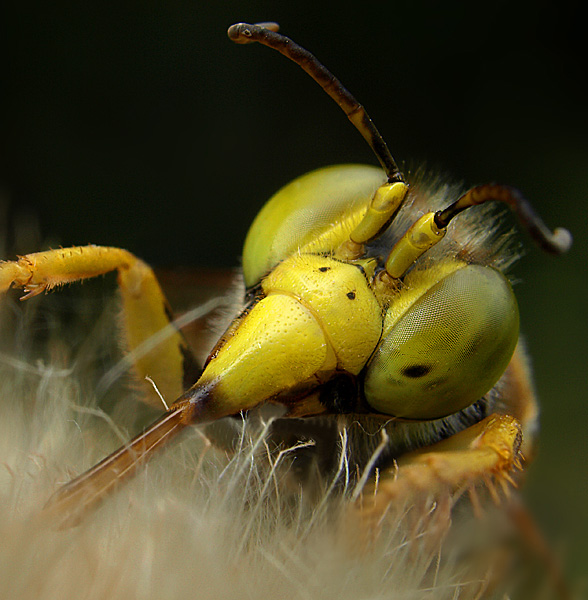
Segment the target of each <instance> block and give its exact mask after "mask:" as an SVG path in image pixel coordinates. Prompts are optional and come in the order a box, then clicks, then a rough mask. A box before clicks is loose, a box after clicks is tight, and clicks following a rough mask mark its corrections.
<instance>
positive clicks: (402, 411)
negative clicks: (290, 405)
mask: <svg viewBox="0 0 588 600" xmlns="http://www.w3.org/2000/svg"><path fill="white" fill-rule="evenodd" d="M518 333H519V313H518V307H517V303H516V299H515V297H514V294H513V292H512V289H511V286H510V284H509V282H508V281H507V280H506V278H505V277H504V276H503V275H502V274H501V273H499V272H498V271H496V270H494V269H492V268H489V267H482V266H479V265H466V266H464V267H463V268H460V269H457V270H455V271H453V272H451V273H450V274H449V275H447V276H445V277H443V278H442V279H441V280H440V281H438V282H436V283H434V284H433V285H431V286H430V287H429V288H428V289H426V290H424V292H423V293H422V294H420V295H418V296H417V299H416V300H415V301H414V302H413V303H412V304H410V305H409V306H408V307H407V309H406V310H405V311H404V312H403V313H402V314H400V315H399V316H398V317H397V319H396V322H395V323H393V324H392V325H391V326H389V325H388V326H387V327H386V333H385V335H384V338H383V340H382V342H381V343H380V345H379V347H378V348H377V350H376V352H375V353H374V355H373V356H372V358H371V359H370V362H369V363H368V367H367V371H366V376H365V383H364V391H365V397H366V400H367V402H368V404H369V405H370V406H371V407H372V408H373V409H374V410H376V411H378V412H381V413H384V414H389V415H394V416H398V417H405V418H414V419H433V418H438V417H443V416H446V415H448V414H451V413H454V412H457V411H458V410H461V409H463V408H465V407H467V406H469V405H470V404H472V403H473V402H475V401H476V400H478V399H479V398H481V397H482V396H483V395H484V394H485V393H487V392H488V391H489V390H490V389H491V388H492V387H493V386H494V384H495V383H496V382H497V381H498V379H499V378H500V376H501V375H502V373H503V372H504V370H505V369H506V367H507V365H508V363H509V361H510V358H511V356H512V353H513V352H514V348H515V346H516V343H517V339H518Z"/></svg>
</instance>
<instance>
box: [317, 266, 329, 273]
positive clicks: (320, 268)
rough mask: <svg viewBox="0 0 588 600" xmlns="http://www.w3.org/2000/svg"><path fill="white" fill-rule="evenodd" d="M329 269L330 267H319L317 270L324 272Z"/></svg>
mask: <svg viewBox="0 0 588 600" xmlns="http://www.w3.org/2000/svg"><path fill="white" fill-rule="evenodd" d="M330 270H331V267H319V271H320V272H321V273H325V272H326V271H330Z"/></svg>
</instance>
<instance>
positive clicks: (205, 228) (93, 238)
mask: <svg viewBox="0 0 588 600" xmlns="http://www.w3.org/2000/svg"><path fill="white" fill-rule="evenodd" d="M270 7H271V8H270ZM578 10H579V9H578ZM578 10H577V9H576V8H575V5H573V4H571V3H570V4H568V3H566V2H557V3H556V2H552V3H541V2H536V3H533V4H532V5H531V4H530V3H523V2H519V3H513V2H506V1H500V0H495V1H494V2H492V3H485V4H484V5H478V4H477V3H470V2H452V1H446V2H432V1H431V2H426V1H414V2H373V3H372V2H362V3H361V4H360V5H355V6H354V7H353V10H352V9H348V8H345V7H344V6H343V5H342V4H340V3H336V4H335V3H330V2H323V3H320V2H307V1H305V0H303V1H299V2H273V3H263V2H247V1H240V2H233V1H226V2H222V3H204V2H200V3H199V2H188V1H186V0H170V1H168V2H153V1H142V2H138V1H137V2H134V1H132V0H122V1H119V2H117V3H114V2H84V3H67V4H66V3H61V2H47V3H41V2H37V3H35V2H29V3H23V2H7V3H3V6H2V8H1V9H0V23H1V24H0V28H1V32H2V33H1V36H0V44H2V46H3V47H0V65H1V66H2V69H1V72H2V79H1V83H0V219H1V220H3V221H5V222H4V223H3V224H2V225H3V227H4V228H5V229H6V231H7V232H8V234H7V237H6V238H5V239H4V240H2V242H3V243H2V247H4V248H6V247H7V248H9V249H11V251H18V252H21V253H23V252H30V251H34V250H37V249H39V248H38V245H37V244H42V245H43V246H44V247H47V246H49V245H52V246H57V245H59V244H61V245H64V246H68V245H72V244H86V243H97V244H108V245H116V246H122V247H125V248H127V249H129V250H131V251H133V252H135V253H136V254H138V255H139V256H141V257H143V258H144V259H146V260H147V261H149V262H151V263H152V264H154V265H156V266H158V267H170V266H175V265H181V266H185V267H193V266H200V267H212V268H227V267H234V266H236V265H238V256H239V254H240V250H241V244H242V241H243V238H244V236H245V233H246V230H247V227H248V224H249V223H250V222H251V220H252V218H253V217H254V215H255V214H256V212H257V211H258V210H259V208H260V207H261V205H262V203H263V202H264V200H265V199H267V198H268V197H269V196H270V195H271V194H272V193H273V192H274V191H275V190H276V189H278V188H279V187H280V186H281V185H283V184H285V183H286V182H288V181H289V180H291V179H293V178H294V177H295V176H297V175H300V174H302V173H304V172H305V171H307V170H310V169H313V168H316V167H320V166H323V165H328V164H332V163H339V162H369V163H374V164H375V159H374V158H373V157H372V155H371V152H370V150H369V149H368V148H367V146H366V145H365V143H364V142H363V140H362V139H361V138H360V136H359V135H358V134H357V132H356V131H354V129H353V128H352V127H351V126H350V125H349V124H348V123H347V121H346V119H345V117H344V115H343V114H342V113H340V111H339V110H338V109H337V108H336V107H335V105H334V104H333V103H332V101H331V100H330V99H329V98H327V97H326V95H324V94H323V93H322V92H321V91H320V90H319V89H318V87H317V86H316V84H314V83H313V82H312V81H311V80H310V79H309V78H308V77H307V76H306V75H305V74H303V73H302V72H301V71H300V70H299V69H298V68H297V67H295V66H294V65H293V64H291V63H290V62H288V61H287V60H285V59H284V58H283V57H281V56H279V55H278V54H277V53H274V52H272V51H270V50H268V49H265V48H262V47H259V46H250V47H239V46H235V45H233V44H231V43H230V42H229V41H228V39H227V37H226V34H225V31H226V28H227V27H228V26H229V25H230V24H231V23H233V22H236V21H249V22H255V21H260V20H276V21H279V22H280V23H281V25H282V31H283V32H284V33H286V34H287V35H289V36H291V37H293V38H294V39H295V40H297V41H298V42H299V43H301V44H302V45H304V46H306V47H307V48H309V49H310V50H312V51H313V52H314V53H315V54H316V55H317V56H318V57H319V59H320V60H322V61H323V62H324V63H325V64H326V65H327V66H328V68H329V69H331V70H332V71H333V72H334V73H335V74H336V75H337V76H338V77H340V78H341V80H342V81H343V83H344V84H345V85H346V86H347V87H348V88H349V89H350V90H351V91H352V92H353V93H354V94H355V95H356V96H357V97H358V99H359V100H360V101H361V102H362V103H363V104H364V105H365V106H366V107H367V109H368V110H369V112H370V115H371V116H372V118H373V120H374V121H375V122H376V124H377V126H378V128H379V129H380V131H381V132H382V134H383V135H384V137H385V138H386V139H387V140H388V144H389V145H390V147H391V150H392V153H393V154H394V156H395V157H396V159H397V160H398V161H405V160H406V161H409V164H418V163H419V162H422V161H425V162H426V163H427V164H428V165H430V167H431V168H436V169H441V170H443V171H447V172H449V173H451V174H452V175H454V176H455V177H457V178H459V179H462V180H463V181H465V182H466V183H467V184H476V183H482V182H487V181H499V182H505V183H510V184H512V185H515V186H517V187H519V188H520V189H521V190H523V191H524V193H525V194H526V195H527V196H528V197H529V198H530V199H531V200H532V201H533V202H534V204H535V206H536V207H537V209H538V210H539V211H540V213H541V214H542V215H543V217H544V219H545V220H546V222H547V223H548V224H550V225H552V226H554V225H563V226H566V227H568V228H570V229H571V231H572V232H573V234H574V236H575V246H574V248H573V250H572V252H571V253H570V254H569V255H567V256H565V257H560V258H554V257H551V256H546V255H544V254H542V253H541V252H540V251H539V250H537V249H536V248H534V247H533V246H532V244H530V243H529V244H527V248H528V254H527V256H526V257H525V258H524V260H523V261H521V263H520V265H519V266H518V267H517V269H516V272H515V276H516V278H517V280H518V281H519V282H520V283H519V284H518V285H517V287H516V290H517V294H518V296H519V299H520V304H521V313H522V326H523V330H524V332H525V334H526V338H527V342H528V346H529V349H530V353H531V355H532V357H533V364H534V370H535V374H536V381H537V388H538V392H539V395H540V398H541V401H542V410H543V418H542V427H543V434H542V443H541V453H540V458H539V460H538V462H537V464H536V465H535V467H534V468H533V470H532V475H531V477H530V481H529V485H528V488H527V494H528V497H529V503H530V505H531V506H532V508H533V511H534V513H535V514H536V515H537V517H538V519H539V521H540V522H541V523H542V526H543V528H544V529H545V531H546V533H547V536H548V538H549V540H550V542H551V543H552V544H553V546H554V547H555V548H556V549H557V551H558V552H560V551H561V552H562V553H563V556H564V559H565V562H566V564H567V570H568V571H569V573H570V575H571V577H572V578H573V579H575V580H577V579H578V578H579V577H582V576H586V575H588V570H585V567H586V565H588V552H587V546H588V544H587V542H586V540H587V539H588V517H587V510H586V507H587V506H588V467H587V464H588V442H587V441H586V435H585V430H586V426H587V424H588V403H587V394H586V391H585V390H586V383H585V380H584V377H585V376H586V374H587V371H588V369H587V367H588V365H587V354H586V346H587V342H586V340H587V339H588V331H587V327H586V316H585V307H586V300H585V298H586V293H587V292H588V286H587V270H586V260H585V257H586V250H587V247H586V246H587V237H588V236H587V235H586V231H585V230H586V226H587V225H588V219H587V218H586V216H585V206H586V198H587V196H588V147H587V141H588V116H587V115H588V111H587V106H588V104H587V102H588V94H587V93H586V83H587V82H586V79H587V69H586V62H585V53H586V44H585V33H584V31H583V30H582V29H581V23H583V20H582V19H581V18H580V14H579V12H578ZM23 223H24V224H25V226H23ZM27 223H28V224H31V223H38V227H36V226H35V227H32V226H31V227H27V226H26V224H27ZM14 231H17V232H25V233H24V234H21V235H20V237H18V236H17V238H18V239H17V238H14V236H13V234H12V233H11V232H14ZM27 231H33V232H34V231H40V232H41V233H40V235H37V236H35V235H33V234H31V235H29V236H27V235H26V232H27ZM11 236H13V237H11Z"/></svg>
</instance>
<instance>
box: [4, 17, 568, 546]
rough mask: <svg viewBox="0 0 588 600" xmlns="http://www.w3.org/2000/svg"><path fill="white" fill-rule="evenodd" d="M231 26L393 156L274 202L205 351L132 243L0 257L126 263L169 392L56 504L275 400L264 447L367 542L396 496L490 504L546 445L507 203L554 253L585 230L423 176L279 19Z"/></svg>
mask: <svg viewBox="0 0 588 600" xmlns="http://www.w3.org/2000/svg"><path fill="white" fill-rule="evenodd" d="M228 35H229V38H230V39H231V40H232V41H234V42H236V43H250V42H258V43H261V44H264V45H266V46H269V47H270V48H273V49H275V50H277V51H279V52H281V53H282V54H283V55H285V56H286V57H287V58H289V59H291V60H293V61H294V62H295V63H296V64H298V65H299V66H300V67H301V68H302V69H303V70H304V71H306V72H307V73H308V74H309V75H310V76H311V77H312V78H313V79H314V80H315V81H316V82H317V83H318V84H319V85H320V86H321V88H322V89H323V90H324V91H325V92H326V93H327V94H328V95H329V96H330V97H331V98H332V99H333V100H334V101H335V102H336V103H337V104H338V105H339V106H340V107H341V109H342V110H343V111H344V112H345V114H346V115H347V117H348V119H349V120H350V121H351V123H352V124H353V125H354V126H355V128H356V129H357V130H358V131H359V133H360V134H361V135H362V136H363V137H364V139H365V140H366V142H367V143H368V144H369V145H370V147H371V148H372V150H373V152H374V154H375V156H376V157H377V159H378V161H379V163H380V167H379V168H376V167H372V166H364V165H338V166H333V167H328V168H323V169H319V170H317V171H313V172H311V173H308V174H306V175H303V176H301V177H299V178H298V179H296V180H294V181H293V182H291V183H289V184H288V185H286V186H285V187H283V188H282V189H281V190H279V191H278V192H277V193H276V194H275V195H274V196H273V197H272V198H271V199H270V200H269V201H268V202H267V204H266V205H265V206H264V207H263V208H262V210H261V212H260V213H259V214H258V216H257V217H256V219H255V220H254V222H253V224H252V225H251V228H250V230H249V233H248V235H247V238H246V240H245V244H244V249H243V280H244V288H245V289H244V293H243V296H242V301H241V303H240V306H239V309H238V311H237V314H236V316H234V318H233V319H232V321H231V322H230V324H228V326H227V327H226V330H225V331H224V333H222V335H220V338H219V339H218V341H217V342H216V344H215V345H214V347H213V349H212V351H211V352H210V353H209V355H208V358H207V359H206V361H205V362H204V364H203V365H199V364H198V361H197V360H196V359H195V358H194V355H193V353H192V351H191V350H190V348H189V345H188V343H187V341H186V339H185V337H184V335H183V334H182V332H181V331H180V330H179V329H177V327H176V326H175V323H174V321H173V317H172V315H171V311H170V309H169V307H168V304H167V301H166V299H165V296H164V293H163V291H162V289H161V287H160V285H159V283H158V281H157V279H156V277H155V275H154V272H153V270H152V269H151V268H150V267H149V266H148V265H147V264H146V263H144V262H143V261H142V260H140V259H139V258H137V257H136V256H134V255H133V254H132V253H130V252H129V251H127V250H123V249H120V248H113V247H102V246H84V247H75V248H65V249H57V250H48V251H44V252H39V253H34V254H28V255H25V256H21V257H19V258H18V259H17V260H15V261H7V262H2V263H1V264H0V291H1V292H3V293H5V292H7V291H8V290H9V289H10V288H13V287H14V288H21V289H23V290H24V295H23V296H22V299H23V300H24V299H29V298H32V297H34V296H37V295H39V294H41V293H43V292H46V291H49V290H52V289H53V288H55V287H58V286H61V285H63V284H66V283H70V282H74V281H78V280H83V279H87V278H91V277H95V276H98V275H102V274H105V273H108V272H111V271H116V272H117V277H118V286H119V290H120V295H121V298H122V315H123V321H124V334H125V337H126V340H127V344H128V346H129V348H130V349H131V351H132V353H131V355H132V356H133V361H134V364H133V366H134V369H135V371H136V374H137V375H138V376H139V377H140V378H146V377H148V378H149V379H150V380H152V381H153V382H154V384H155V385H156V387H157V390H158V392H159V393H160V395H161V397H162V398H163V399H167V400H168V401H169V400H171V401H169V402H168V401H166V400H164V404H165V407H166V409H165V411H164V412H163V414H161V416H160V417H159V418H157V420H156V421H155V422H154V423H153V424H152V425H150V426H149V427H147V428H146V429H145V430H144V431H143V432H142V433H140V434H139V435H137V436H136V437H135V438H133V439H131V440H130V441H128V442H127V443H124V444H123V445H122V446H121V447H120V449H119V450H117V451H115V452H113V453H112V454H110V455H109V456H107V457H106V458H104V459H103V460H101V461H100V462H99V463H98V464H96V466H94V467H93V468H91V469H89V470H88V471H87V472H85V473H82V474H81V475H79V476H77V477H75V478H74V479H72V480H71V481H70V482H69V483H66V484H65V485H63V486H62V487H60V488H59V489H58V490H57V491H56V492H55V493H54V495H53V496H52V497H51V498H50V499H49V501H48V503H47V505H46V507H45V509H44V510H45V511H46V512H48V513H50V514H51V515H54V516H55V518H56V519H58V520H59V521H60V522H67V523H75V522H79V521H80V519H82V518H83V517H84V514H85V513H87V512H88V511H90V510H91V509H93V508H95V507H96V506H97V505H99V504H100V503H102V502H103V501H104V500H105V499H106V498H107V496H108V495H109V494H111V492H112V491H113V490H114V489H116V488H119V487H120V486H121V484H122V483H123V482H124V481H125V480H128V479H129V478H131V477H132V476H133V475H135V474H136V473H137V471H138V469H139V467H140V466H141V465H144V464H145V463H146V462H147V461H148V460H150V459H151V458H152V457H153V456H155V455H157V454H158V453H160V451H162V450H163V449H164V448H165V447H166V446H168V445H169V444H170V443H171V442H173V441H175V440H177V439H178V437H179V434H180V433H181V432H183V431H185V430H186V429H188V428H191V427H192V426H194V425H199V424H202V425H207V426H210V425H211V424H215V423H217V422H220V423H225V424H226V423H228V424H229V425H228V427H229V429H232V428H234V426H235V424H237V425H240V424H241V423H242V422H243V420H244V419H245V418H246V417H250V418H252V419H253V418H254V416H255V415H259V414H262V415H263V414H265V413H264V410H266V409H267V408H268V407H270V408H273V411H270V412H271V414H272V417H271V419H270V420H269V422H268V423H269V424H268V426H267V427H264V428H262V429H263V435H264V440H265V441H264V443H267V444H268V448H277V450H275V451H277V452H283V451H284V450H283V448H284V445H286V446H288V445H289V447H291V448H293V450H292V452H291V464H290V466H291V469H290V470H291V479H293V480H294V484H293V485H294V487H295V488H296V489H297V490H302V492H301V493H302V494H308V495H309V496H312V495H313V492H312V491H311V488H312V487H313V486H314V487H316V486H318V487H320V485H321V483H320V482H324V481H327V482H330V484H329V485H328V486H327V487H328V489H329V491H333V490H335V491H336V492H338V493H339V496H340V497H342V498H344V499H345V501H346V502H347V504H348V506H352V507H353V508H352V511H354V514H356V515H359V516H358V519H359V521H360V522H361V523H362V527H363V530H364V531H367V532H371V533H369V535H368V537H369V536H371V535H372V534H373V535H377V530H378V528H379V527H381V526H382V523H383V522H384V520H385V517H386V515H387V514H388V512H389V511H390V510H391V508H394V507H395V506H402V507H406V506H410V505H416V504H418V503H419V502H421V501H422V500H423V499H425V500H431V499H433V503H434V506H435V507H437V509H438V507H441V506H444V507H445V508H444V509H443V510H445V512H443V511H441V510H440V509H438V512H439V511H440V512H441V513H442V514H443V515H445V517H446V518H447V520H449V519H450V516H451V514H452V511H453V510H454V506H455V505H454V504H453V500H451V501H450V503H449V504H447V503H445V504H443V502H444V501H445V500H444V499H447V498H449V499H455V498H457V497H461V496H464V497H465V496H468V497H469V498H470V499H471V505H472V506H473V507H474V512H476V513H478V512H479V503H480V501H479V497H478V495H479V493H480V492H479V490H480V489H481V490H482V492H483V493H485V494H488V495H489V496H490V497H491V498H492V499H494V500H495V501H496V502H499V495H500V494H501V493H504V494H505V495H508V494H510V487H511V485H514V484H515V483H516V482H515V479H516V477H517V476H516V473H515V472H516V471H517V470H519V471H520V470H522V469H523V463H524V460H525V457H526V456H531V455H532V454H533V448H534V443H535V439H534V437H535V436H534V433H535V430H536V420H537V407H536V400H535V398H534V395H533V392H532V386H531V384H530V381H529V371H528V367H527V361H526V358H525V353H524V349H523V348H522V345H521V343H520V342H519V312H518V307H517V301H516V298H515V295H514V293H513V290H512V287H511V284H510V282H509V280H508V277H507V275H506V273H507V271H508V269H509V267H510V266H511V264H512V262H513V261H514V259H515V258H514V257H515V254H516V252H515V251H514V246H515V240H514V236H513V235H512V233H509V232H508V231H506V230H505V228H504V226H503V224H502V222H503V220H504V219H503V216H502V213H498V212H497V211H496V210H495V206H496V205H497V204H505V205H507V206H509V207H510V208H511V209H512V210H513V211H514V213H515V214H516V216H517V217H518V220H519V222H520V223H521V225H522V226H523V228H524V229H526V230H527V231H528V232H529V234H530V235H531V236H532V238H533V239H534V240H535V242H536V243H537V244H538V245H539V246H540V247H541V248H543V249H544V250H546V251H547V252H551V253H554V254H561V253H564V252H566V251H567V250H568V249H569V247H570V245H571V241H572V240H571V236H570V234H569V232H568V231H567V230H565V229H556V230H555V231H551V230H550V229H548V228H547V227H546V226H545V225H544V223H543V222H542V221H541V219H540V218H539V216H538V215H537V214H536V213H535V211H534V210H533V208H532V206H531V204H530V202H529V201H528V200H527V199H526V198H525V197H524V196H523V194H522V193H521V192H519V191H518V190H516V189H514V188H512V187H510V186H507V185H502V184H497V183H489V184H484V185H478V186H475V187H473V188H471V189H469V190H464V189H462V188H460V186H457V185H454V184H450V183H447V182H446V181H443V180H441V179H440V178H437V179H431V178H430V177H427V176H426V175H425V174H422V173H417V174H414V175H411V176H408V177H407V176H406V175H405V174H404V173H403V172H402V171H401V170H400V168H399V167H398V165H397V164H396V162H395V161H394V159H393V157H392V155H391V153H390V151H389V149H388V147H387V145H386V143H385V142H384V140H383V138H382V136H381V135H380V133H379V132H378V130H377V129H376V127H375V125H374V124H373V122H372V121H371V119H370V117H369V116H368V114H367V112H366V110H365V109H364V108H363V106H362V105H360V104H359V103H358V102H357V100H356V99H355V98H354V97H353V96H352V95H351V94H350V93H349V91H348V90H347V89H346V88H344V87H343V85H342V84H341V83H340V82H339V80H338V79H337V78H336V77H335V76H334V75H332V74H331V73H330V72H329V71H328V70H327V69H326V68H325V67H324V66H323V65H322V64H321V63H320V62H319V61H318V60H317V59H316V58H315V57H314V56H313V55H312V54H311V53H309V52H308V51H307V50H305V49H303V48H302V47H300V46H299V45H297V44H296V43H294V42H293V41H292V40H290V39H289V38H287V37H285V36H283V35H281V34H280V33H279V32H278V27H277V25H276V24H273V23H262V24H258V25H248V24H237V25H233V26H232V27H231V28H230V29H229V31H228ZM148 400H149V398H148ZM212 430H213V428H212V427H211V431H212ZM211 436H212V437H213V434H212V433H211ZM219 443H220V442H219ZM230 445H231V442H229V446H230ZM232 448H233V450H234V449H235V447H234V445H233V447H232ZM315 475H316V476H315ZM317 481H319V483H318V484H317V483H316V482H317ZM290 483H291V485H292V482H290ZM464 492H466V493H465V494H464ZM374 532H375V533H374Z"/></svg>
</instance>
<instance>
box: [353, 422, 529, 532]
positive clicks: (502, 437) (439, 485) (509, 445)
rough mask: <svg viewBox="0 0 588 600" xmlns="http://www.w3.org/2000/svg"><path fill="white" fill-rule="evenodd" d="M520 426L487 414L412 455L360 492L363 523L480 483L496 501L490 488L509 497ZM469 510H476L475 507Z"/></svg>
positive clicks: (472, 489)
mask: <svg viewBox="0 0 588 600" xmlns="http://www.w3.org/2000/svg"><path fill="white" fill-rule="evenodd" d="M521 441H522V437H521V426H520V424H519V422H518V421H517V420H516V419H515V418H514V417H511V416H506V415H492V416H490V417H487V418H486V419H484V420H483V421H481V422H480V423H477V424H476V425H473V426H472V427H469V428H468V429H466V430H464V431H462V432H460V433H458V434H456V435H454V436H452V437H451V438H449V439H447V440H444V441H442V442H438V443H437V444H434V445H432V446H429V447H427V448H425V449H422V450H419V451H416V452H411V453H409V454H407V455H405V456H403V457H402V458H401V459H399V460H398V462H397V463H396V464H395V465H394V468H392V469H388V470H387V471H385V472H383V473H382V474H381V475H380V477H379V478H378V479H377V482H374V483H373V484H370V486H368V487H366V488H365V489H364V490H363V493H362V496H361V497H360V499H359V500H358V503H357V508H359V511H360V513H361V519H362V520H363V521H364V522H366V523H367V522H369V521H372V522H375V523H377V522H379V521H380V520H381V518H382V517H383V516H384V515H385V514H386V513H387V512H388V511H389V510H390V508H391V507H394V506H398V507H400V508H402V507H403V506H404V505H405V504H406V503H407V502H411V503H412V502H415V501H417V500H419V499H421V498H424V499H426V498H430V497H433V498H442V497H444V496H448V495H453V494H455V493H458V492H461V491H464V490H467V491H469V492H470V495H471V497H472V501H473V502H474V503H475V501H476V497H477V496H476V495H475V487H476V485H477V484H480V483H481V484H484V485H485V486H486V487H487V489H488V490H489V492H490V494H491V496H492V497H493V498H494V499H495V500H498V490H497V488H496V487H495V484H496V483H497V484H499V486H500V487H501V488H502V489H503V490H504V492H505V493H508V484H509V483H510V484H513V483H514V481H513V479H512V478H511V475H510V473H511V472H512V470H513V469H514V468H515V467H517V468H520V466H521V463H520V461H521V455H520V446H521ZM474 508H476V507H475V506H474Z"/></svg>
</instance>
